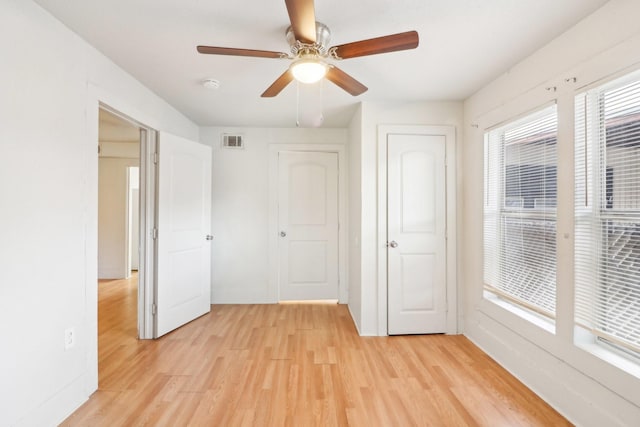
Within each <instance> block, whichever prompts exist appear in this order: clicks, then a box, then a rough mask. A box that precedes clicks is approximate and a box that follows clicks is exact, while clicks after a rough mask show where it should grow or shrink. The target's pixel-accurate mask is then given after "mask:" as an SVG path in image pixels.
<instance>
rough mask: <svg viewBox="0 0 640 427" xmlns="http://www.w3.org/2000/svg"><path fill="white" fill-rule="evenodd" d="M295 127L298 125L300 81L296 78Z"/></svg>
mask: <svg viewBox="0 0 640 427" xmlns="http://www.w3.org/2000/svg"><path fill="white" fill-rule="evenodd" d="M296 127H297V128H299V127H300V82H299V81H297V80H296Z"/></svg>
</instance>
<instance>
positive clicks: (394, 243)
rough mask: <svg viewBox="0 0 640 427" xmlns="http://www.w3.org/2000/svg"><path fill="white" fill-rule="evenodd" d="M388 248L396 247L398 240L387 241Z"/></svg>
mask: <svg viewBox="0 0 640 427" xmlns="http://www.w3.org/2000/svg"><path fill="white" fill-rule="evenodd" d="M387 246H389V247H390V248H397V247H398V242H396V241H395V240H392V241H390V242H389V244H388V245H387Z"/></svg>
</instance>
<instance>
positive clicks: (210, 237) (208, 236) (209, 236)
mask: <svg viewBox="0 0 640 427" xmlns="http://www.w3.org/2000/svg"><path fill="white" fill-rule="evenodd" d="M205 239H207V240H213V236H212V235H211V234H207V237H205Z"/></svg>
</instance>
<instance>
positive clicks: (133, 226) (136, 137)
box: [97, 104, 155, 380]
mask: <svg viewBox="0 0 640 427" xmlns="http://www.w3.org/2000/svg"><path fill="white" fill-rule="evenodd" d="M98 144H99V145H98V277H97V278H98V331H99V337H98V338H99V339H98V340H99V343H98V345H99V348H98V351H99V355H100V356H102V353H103V350H104V346H102V342H101V338H102V337H103V334H104V333H105V332H106V331H107V330H108V329H110V328H113V329H118V330H120V331H121V333H124V335H126V338H127V339H129V338H130V339H132V340H137V339H147V338H153V337H154V335H153V334H154V329H153V328H154V325H153V315H152V305H153V300H154V292H153V265H154V262H153V261H154V256H155V254H154V242H153V239H152V238H151V237H149V235H150V234H151V233H150V232H149V231H150V230H152V229H153V227H154V226H155V168H154V165H153V154H152V153H155V131H153V130H151V129H149V128H147V127H145V126H144V125H142V124H140V123H138V122H136V121H135V120H133V119H131V118H129V117H127V116H125V115H123V114H121V113H119V112H117V111H116V110H113V109H111V108H110V107H109V106H107V105H104V104H100V106H99V110H98ZM150 153H151V154H150ZM116 294H117V295H118V296H115V295H116ZM107 295H110V297H109V298H110V299H112V300H114V301H115V302H112V303H110V304H106V305H105V304H103V299H104V298H103V297H106V296H107ZM109 298H108V299H109ZM105 310H106V311H108V313H107V312H105ZM107 318H108V319H109V321H108V322H105V321H104V319H107ZM101 347H102V348H101ZM100 356H99V357H98V360H99V362H98V364H99V365H100V360H102V357H100ZM99 372H100V366H99ZM99 376H100V375H99ZM101 379H102V378H100V380H101Z"/></svg>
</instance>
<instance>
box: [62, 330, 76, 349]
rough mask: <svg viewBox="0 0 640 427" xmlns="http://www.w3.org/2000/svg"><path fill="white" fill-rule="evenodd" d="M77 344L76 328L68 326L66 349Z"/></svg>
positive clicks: (65, 341) (65, 337)
mask: <svg viewBox="0 0 640 427" xmlns="http://www.w3.org/2000/svg"><path fill="white" fill-rule="evenodd" d="M75 344H76V330H75V328H67V329H65V330H64V350H65V351H67V350H69V349H70V348H71V347H73V346H74V345H75Z"/></svg>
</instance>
